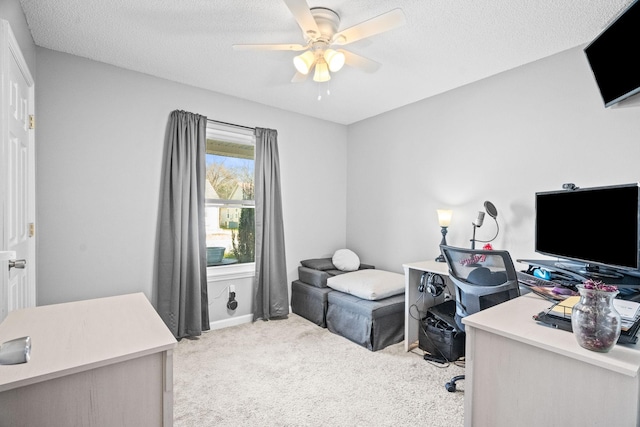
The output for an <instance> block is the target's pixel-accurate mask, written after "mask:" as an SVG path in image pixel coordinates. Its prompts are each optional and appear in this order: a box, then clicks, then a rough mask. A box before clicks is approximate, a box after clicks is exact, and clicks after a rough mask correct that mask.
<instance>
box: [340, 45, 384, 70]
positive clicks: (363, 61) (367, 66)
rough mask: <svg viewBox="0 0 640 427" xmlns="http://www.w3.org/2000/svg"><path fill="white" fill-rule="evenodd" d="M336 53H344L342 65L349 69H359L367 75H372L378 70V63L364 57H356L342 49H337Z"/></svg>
mask: <svg viewBox="0 0 640 427" xmlns="http://www.w3.org/2000/svg"><path fill="white" fill-rule="evenodd" d="M338 52H342V53H344V58H345V59H344V63H345V64H347V65H348V66H350V67H354V68H359V69H361V70H362V71H366V72H367V73H373V72H375V71H377V70H378V69H379V68H380V63H379V62H376V61H373V60H371V59H368V58H365V57H364V56H360V55H356V54H355V53H353V52H349V51H347V50H344V49H339V50H338Z"/></svg>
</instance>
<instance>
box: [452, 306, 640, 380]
mask: <svg viewBox="0 0 640 427" xmlns="http://www.w3.org/2000/svg"><path fill="white" fill-rule="evenodd" d="M551 305H552V303H551V302H549V301H547V300H544V299H542V298H540V297H538V296H537V295H534V294H527V295H523V296H521V297H518V298H515V299H513V300H510V301H507V302H504V303H502V304H499V305H497V306H495V307H491V308H489V309H487V310H483V311H480V312H478V313H475V314H472V315H470V316H467V317H465V318H464V319H463V320H462V322H463V323H464V324H465V325H467V326H472V327H474V328H477V329H480V330H484V331H488V332H491V333H494V334H496V335H500V336H503V337H506V338H509V339H512V340H514V341H519V342H522V343H525V344H529V345H532V346H535V347H538V348H542V349H545V350H547V351H551V352H554V353H557V354H561V355H563V356H566V357H570V358H573V359H576V360H580V361H583V362H585V363H589V364H592V365H596V366H599V367H601V368H605V369H609V370H611V371H615V372H618V373H621V374H624V375H628V376H631V377H635V376H637V375H638V373H640V346H639V345H638V344H635V345H626V344H617V345H616V346H615V347H614V348H613V349H612V350H611V351H610V352H608V353H597V352H594V351H590V350H586V349H584V348H582V347H580V346H579V345H578V343H577V342H576V339H575V337H574V336H573V334H572V333H571V332H567V331H563V330H560V329H555V328H552V327H549V326H545V325H542V324H540V323H538V322H536V321H535V320H533V318H532V316H533V315H534V314H537V313H539V312H540V311H542V310H545V309H547V308H549V307H550V306H551Z"/></svg>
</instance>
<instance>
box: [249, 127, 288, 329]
mask: <svg viewBox="0 0 640 427" xmlns="http://www.w3.org/2000/svg"><path fill="white" fill-rule="evenodd" d="M255 135H256V166H255V186H256V191H255V197H256V207H255V209H256V224H255V225H256V260H255V261H256V273H255V278H254V280H255V282H254V289H255V297H254V308H253V320H254V321H255V320H256V319H260V318H261V319H263V320H269V319H272V318H279V317H284V316H286V315H288V314H289V291H288V286H287V263H286V259H285V251H284V225H283V218H282V196H281V193H280V162H279V160H278V132H277V131H275V130H273V129H262V128H256V130H255Z"/></svg>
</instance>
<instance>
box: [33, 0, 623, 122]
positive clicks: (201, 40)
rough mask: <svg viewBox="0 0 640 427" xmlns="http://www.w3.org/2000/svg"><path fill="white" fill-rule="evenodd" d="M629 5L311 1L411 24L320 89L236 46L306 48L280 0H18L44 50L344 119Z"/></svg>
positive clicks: (540, 51)
mask: <svg viewBox="0 0 640 427" xmlns="http://www.w3.org/2000/svg"><path fill="white" fill-rule="evenodd" d="M629 2H630V1H629V0H535V1H534V0H394V1H392V0H308V3H309V6H310V7H316V6H322V7H327V8H330V9H333V10H334V11H336V12H337V13H338V15H340V17H341V24H340V28H339V29H345V28H348V27H350V26H352V25H355V24H357V23H359V22H361V21H364V20H367V19H370V18H372V17H375V16H377V15H380V14H382V13H384V12H387V11H389V10H391V9H394V8H398V7H399V8H401V9H402V10H403V11H404V13H405V15H406V20H407V23H406V24H405V25H404V26H402V27H400V28H396V29H394V30H391V31H389V32H385V33H382V34H378V35H375V36H373V37H370V38H368V39H364V40H360V41H357V42H354V43H351V44H349V45H347V46H345V48H347V49H348V50H350V51H352V52H354V53H356V54H358V55H361V56H365V57H367V58H369V59H372V60H374V61H377V62H379V63H381V64H382V66H381V68H380V69H379V70H378V71H376V72H375V73H365V72H363V71H361V70H358V69H354V68H350V67H346V66H345V67H344V68H343V69H342V70H341V71H339V72H338V73H334V74H333V78H332V79H331V80H330V82H329V83H328V84H326V83H325V84H318V83H315V82H313V81H312V80H311V79H308V80H307V81H306V82H304V83H291V82H290V81H291V78H292V77H293V75H294V74H295V69H294V67H293V64H292V58H293V56H295V55H296V53H295V52H287V51H261V52H255V51H252V52H247V51H235V50H233V49H232V45H233V44H258V43H301V44H304V39H303V36H302V32H301V30H300V28H299V26H298V24H297V23H296V21H295V20H294V18H293V16H292V15H291V13H290V11H289V9H288V8H287V6H286V5H285V3H284V2H283V1H282V0H252V1H248V0H244V1H243V0H180V1H177V0H21V4H22V7H23V9H24V12H25V15H26V17H27V22H28V24H29V27H30V29H31V33H32V34H33V39H34V40H35V43H36V44H37V45H38V46H42V47H45V48H48V49H53V50H56V51H61V52H67V53H71V54H74V55H78V56H82V57H86V58H90V59H93V60H96V61H101V62H105V63H108V64H113V65H116V66H118V67H122V68H126V69H130V70H135V71H139V72H143V73H146V74H150V75H154V76H158V77H162V78H165V79H169V80H173V81H176V82H181V83H186V84H189V85H192V86H196V87H201V88H205V89H209V90H212V91H215V92H220V93H224V94H228V95H232V96H235V97H239V98H244V99H248V100H252V101H256V102H259V103H262V104H267V105H271V106H274V107H278V108H282V109H284V110H289V111H295V112H299V113H302V114H306V115H309V116H313V117H317V118H321V119H325V120H330V121H333V122H337V123H342V124H350V123H354V122H356V121H359V120H362V119H365V118H368V117H372V116H375V115H377V114H380V113H383V112H385V111H389V110H392V109H394V108H397V107H400V106H403V105H406V104H409V103H412V102H415V101H418V100H420V99H424V98H427V97H430V96H433V95H437V94H439V93H443V92H446V91H448V90H451V89H454V88H456V87H459V86H462V85H465V84H468V83H472V82H474V81H477V80H480V79H483V78H485V77H488V76H491V75H494V74H497V73H500V72H502V71H506V70H509V69H512V68H515V67H518V66H520V65H523V64H526V63H529V62H532V61H535V60H538V59H540V58H544V57H546V56H549V55H553V54H555V53H557V52H561V51H563V50H566V49H569V48H572V47H575V46H579V45H582V44H584V43H587V42H589V41H590V40H591V39H592V38H593V37H595V36H596V35H597V34H598V33H599V32H600V31H601V29H602V28H603V27H604V26H605V25H606V24H607V23H608V22H609V21H610V20H611V18H612V17H614V16H615V15H616V14H617V13H618V12H619V11H620V10H621V9H623V8H624V7H625V6H626V5H627V4H629ZM327 88H328V89H330V92H331V94H330V95H329V96H327V95H326V89H327ZM319 92H321V93H322V94H323V97H322V100H320V101H318V100H317V96H318V93H319Z"/></svg>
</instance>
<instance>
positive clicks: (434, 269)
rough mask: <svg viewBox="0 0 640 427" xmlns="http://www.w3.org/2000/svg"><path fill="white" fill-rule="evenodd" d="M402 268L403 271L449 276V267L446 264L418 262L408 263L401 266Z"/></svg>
mask: <svg viewBox="0 0 640 427" xmlns="http://www.w3.org/2000/svg"><path fill="white" fill-rule="evenodd" d="M402 267H403V268H404V269H405V271H406V270H407V269H411V270H419V271H428V272H430V273H436V274H441V275H443V276H448V275H449V267H448V266H447V263H446V262H438V261H418V262H409V263H406V264H402Z"/></svg>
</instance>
